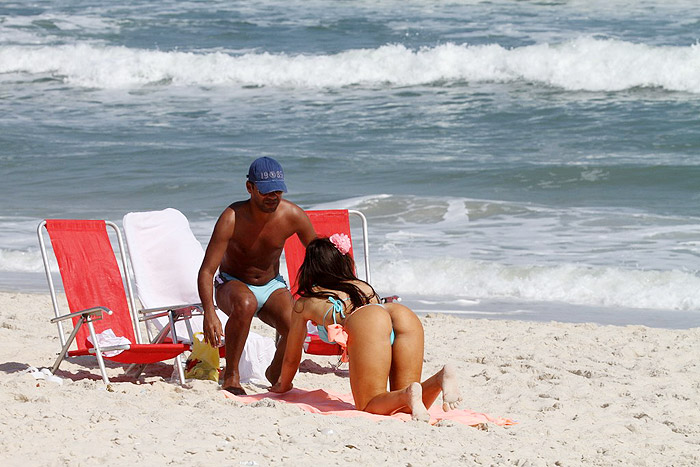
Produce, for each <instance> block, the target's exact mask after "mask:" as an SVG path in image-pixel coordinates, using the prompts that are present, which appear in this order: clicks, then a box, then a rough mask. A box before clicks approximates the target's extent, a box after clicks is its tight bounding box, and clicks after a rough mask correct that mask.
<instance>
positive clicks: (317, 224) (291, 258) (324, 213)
mask: <svg viewBox="0 0 700 467" xmlns="http://www.w3.org/2000/svg"><path fill="white" fill-rule="evenodd" d="M306 214H307V215H308V216H309V219H310V220H311V224H312V225H313V226H314V230H316V235H318V236H319V237H330V236H331V235H333V234H335V233H344V234H346V235H347V236H348V237H350V240H351V241H352V235H351V233H350V214H353V215H356V216H358V217H359V218H360V219H361V220H362V237H363V248H364V250H363V251H364V261H365V278H366V280H367V281H369V280H370V277H369V256H368V248H367V220H366V219H365V216H364V215H362V213H360V212H359V211H348V210H347V209H329V210H311V211H306ZM305 253H306V248H304V246H303V245H302V244H301V242H300V241H299V238H298V237H297V236H296V235H293V236H292V237H290V238H289V239H287V242H286V243H285V245H284V257H285V261H286V263H287V274H288V277H289V282H290V284H289V285H290V290H291V291H292V293H295V292H296V290H297V273H298V271H299V268H300V267H301V263H303V262H304V255H305ZM349 254H350V256H352V257H353V258H354V245H353V247H351V248H350V252H349Z"/></svg>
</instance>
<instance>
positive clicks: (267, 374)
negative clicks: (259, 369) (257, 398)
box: [265, 365, 278, 386]
mask: <svg viewBox="0 0 700 467" xmlns="http://www.w3.org/2000/svg"><path fill="white" fill-rule="evenodd" d="M265 378H267V380H268V381H269V382H270V384H272V385H273V386H274V385H275V383H277V379H278V378H275V377H274V376H273V374H272V365H270V366H268V367H267V370H265Z"/></svg>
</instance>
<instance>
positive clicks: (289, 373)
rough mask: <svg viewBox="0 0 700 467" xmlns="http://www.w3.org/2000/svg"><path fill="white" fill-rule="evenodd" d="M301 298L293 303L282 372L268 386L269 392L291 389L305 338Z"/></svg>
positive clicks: (305, 320) (304, 321)
mask: <svg viewBox="0 0 700 467" xmlns="http://www.w3.org/2000/svg"><path fill="white" fill-rule="evenodd" d="M302 301H305V300H304V299H301V300H299V301H297V302H296V303H295V304H294V311H293V312H292V324H291V327H290V328H289V335H288V336H287V346H286V347H285V349H284V359H283V360H282V372H281V373H280V377H279V379H278V380H277V384H275V385H274V386H272V387H271V388H270V391H271V392H280V393H281V392H287V391H289V390H291V389H292V387H293V386H292V380H293V379H294V375H296V372H297V370H298V369H299V363H300V362H301V352H302V348H303V346H304V339H306V322H307V321H308V320H307V319H306V318H305V317H304V315H303V314H302V312H301V311H302V309H303V308H304V306H303V303H301V302H302Z"/></svg>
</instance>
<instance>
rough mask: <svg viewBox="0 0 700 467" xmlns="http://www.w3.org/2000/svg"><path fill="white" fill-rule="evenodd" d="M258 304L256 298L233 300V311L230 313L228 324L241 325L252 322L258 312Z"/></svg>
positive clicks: (244, 297) (243, 297) (237, 298)
mask: <svg viewBox="0 0 700 467" xmlns="http://www.w3.org/2000/svg"><path fill="white" fill-rule="evenodd" d="M257 307H258V302H257V301H256V300H255V298H254V297H247V296H242V297H236V298H235V299H234V300H232V303H231V309H230V310H227V311H228V315H229V316H228V322H229V323H230V322H232V321H233V322H236V323H241V322H245V321H252V320H253V316H255V312H256V311H257Z"/></svg>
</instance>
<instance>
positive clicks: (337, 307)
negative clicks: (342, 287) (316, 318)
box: [316, 297, 350, 344]
mask: <svg viewBox="0 0 700 467" xmlns="http://www.w3.org/2000/svg"><path fill="white" fill-rule="evenodd" d="M349 298H350V297H348V298H346V299H345V300H348V299H349ZM345 300H338V299H337V298H333V297H328V302H329V303H330V304H331V306H330V308H328V310H326V314H324V315H323V322H322V323H321V324H320V325H319V324H317V325H316V329H317V330H318V337H319V338H321V340H322V341H323V342H327V343H328V344H332V342H331V341H330V340H329V339H328V331H327V330H326V327H325V326H324V325H323V323H325V322H326V316H328V313H330V312H331V311H332V312H333V324H338V323H337V321H336V320H335V315H336V313H337V314H339V315H340V317H341V318H343V319H345V307H344V306H343V302H344V301H345Z"/></svg>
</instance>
